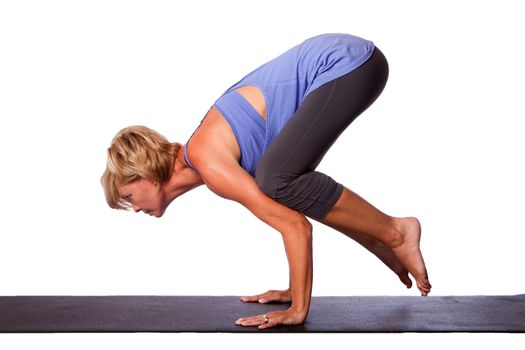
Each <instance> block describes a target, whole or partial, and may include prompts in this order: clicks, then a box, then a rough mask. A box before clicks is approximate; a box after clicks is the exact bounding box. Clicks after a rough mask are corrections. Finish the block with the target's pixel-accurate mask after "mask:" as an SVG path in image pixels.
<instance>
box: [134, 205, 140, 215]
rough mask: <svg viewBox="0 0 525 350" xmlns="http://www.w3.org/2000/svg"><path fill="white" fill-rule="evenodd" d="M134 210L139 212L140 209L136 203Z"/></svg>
mask: <svg viewBox="0 0 525 350" xmlns="http://www.w3.org/2000/svg"><path fill="white" fill-rule="evenodd" d="M133 211H134V212H135V213H138V212H139V211H140V208H139V207H138V206H137V205H134V206H133Z"/></svg>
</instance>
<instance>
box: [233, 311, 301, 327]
mask: <svg viewBox="0 0 525 350" xmlns="http://www.w3.org/2000/svg"><path fill="white" fill-rule="evenodd" d="M306 316H307V313H304V312H297V311H296V310H294V309H292V308H289V309H287V310H280V311H270V312H267V313H265V314H264V315H257V316H248V317H242V318H239V319H238V320H237V321H235V324H239V325H241V326H258V327H257V328H259V329H266V328H271V327H274V326H277V325H279V324H286V325H296V324H301V323H303V322H304V320H305V319H306Z"/></svg>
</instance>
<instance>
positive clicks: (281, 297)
mask: <svg viewBox="0 0 525 350" xmlns="http://www.w3.org/2000/svg"><path fill="white" fill-rule="evenodd" d="M241 301H242V302H245V303H252V302H259V303H261V304H264V303H269V302H272V301H276V302H279V303H289V302H290V301H292V293H291V292H290V289H286V290H269V291H267V292H266V293H263V294H257V295H252V296H247V297H242V298H241Z"/></svg>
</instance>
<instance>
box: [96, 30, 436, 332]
mask: <svg viewBox="0 0 525 350" xmlns="http://www.w3.org/2000/svg"><path fill="white" fill-rule="evenodd" d="M387 78H388V63H387V61H386V58H385V57H384V56H383V54H382V52H381V51H380V50H379V49H378V48H377V47H374V44H373V43H372V42H371V41H368V40H365V39H362V38H359V37H356V36H352V35H349V34H323V35H318V36H315V37H312V38H309V39H307V40H305V41H304V42H302V43H301V44H299V45H296V46H294V47H292V48H291V49H289V50H288V51H286V52H285V53H283V54H282V55H280V56H278V57H276V58H275V59H273V60H271V61H269V62H267V63H266V64H264V65H262V66H260V67H259V68H257V69H255V70H254V71H252V72H251V73H249V74H248V75H246V76H245V77H244V78H242V79H241V80H240V81H238V82H237V83H235V84H233V85H232V86H231V87H230V88H228V89H227V90H226V91H225V92H224V93H223V94H222V95H221V97H220V98H219V99H218V100H216V101H215V102H214V104H213V105H212V107H211V108H210V109H209V111H208V112H207V114H206V115H205V117H204V118H203V119H202V120H201V122H200V125H199V127H198V128H197V129H196V130H195V131H194V133H193V134H192V135H191V137H190V139H189V140H188V142H187V143H186V144H185V145H184V146H183V145H181V144H179V143H176V142H175V143H170V142H168V141H167V140H166V139H165V138H164V137H163V136H162V135H160V134H158V133H157V132H155V131H153V130H151V129H149V128H146V127H142V126H133V127H129V128H125V129H123V130H121V131H120V132H119V133H118V134H117V135H116V136H115V138H114V139H113V141H112V144H111V147H110V148H109V149H108V162H107V168H106V170H105V172H104V175H103V176H102V184H103V187H104V190H105V194H106V199H107V202H108V204H109V205H110V207H112V208H118V209H128V208H132V209H133V210H134V211H135V212H138V211H143V212H144V213H146V214H149V215H153V216H156V217H161V216H162V215H163V214H164V211H165V210H166V208H167V206H168V205H169V204H170V203H171V202H172V201H173V200H174V199H175V198H177V197H178V196H180V195H181V194H183V193H185V192H187V191H189V190H191V189H193V188H195V187H197V186H200V185H202V184H206V186H207V187H208V188H209V189H210V190H212V191H213V192H215V193H216V194H217V195H219V196H221V197H224V198H226V199H230V200H234V201H237V202H239V203H241V204H242V205H244V206H245V207H246V208H248V209H249V210H250V211H251V212H252V213H253V214H254V215H255V216H257V217H258V218H259V219H261V220H262V221H264V222H265V223H267V224H268V225H270V226H272V227H273V228H275V229H276V230H278V231H279V232H280V233H281V234H282V237H283V241H284V245H285V250H286V254H287V258H288V264H289V271H290V285H289V288H288V289H287V290H270V291H268V292H266V293H263V294H259V295H254V296H248V297H243V298H241V300H242V301H243V302H257V301H258V302H260V303H266V302H270V301H277V302H291V306H290V307H289V308H288V309H286V310H281V311H274V312H268V313H266V314H265V315H257V316H249V317H243V318H241V319H239V320H237V321H236V323H237V324H240V325H243V326H258V327H259V328H260V329H264V328H269V327H273V326H275V325H278V324H287V325H292V324H300V323H303V322H304V320H305V319H306V317H307V314H308V310H309V306H310V298H311V291H312V225H311V223H310V221H308V219H307V218H306V217H310V218H312V219H314V220H317V221H318V222H321V223H323V224H325V225H328V226H330V227H332V228H334V229H336V230H338V231H340V232H342V233H344V234H345V235H347V236H349V237H350V238H352V239H354V240H356V241H357V242H358V243H360V244H361V245H363V246H364V247H365V248H367V249H368V250H369V251H371V252H372V253H373V254H375V255H376V256H377V257H378V258H379V259H381V260H382V261H383V262H384V263H385V264H386V265H387V266H388V267H389V268H390V269H392V270H393V271H394V272H395V273H396V274H397V275H398V276H399V278H400V280H401V281H402V282H403V283H404V284H405V285H406V286H407V287H408V288H410V287H411V285H412V281H411V279H410V277H409V276H408V273H409V272H410V274H411V275H412V276H413V277H414V278H415V280H416V283H417V287H418V288H419V290H420V291H421V294H422V295H423V296H426V295H427V294H428V293H429V292H430V289H431V285H430V283H429V281H428V276H427V271H426V268H425V264H424V261H423V257H422V255H421V251H420V248H419V239H420V234H421V227H420V223H419V221H418V219H417V218H414V217H405V218H396V217H391V216H388V215H386V214H384V213H382V212H381V211H379V210H378V209H376V208H375V207H374V206H372V205H371V204H370V203H368V202H367V201H366V200H364V199H363V198H361V197H360V196H358V195H357V194H355V193H354V192H352V191H351V190H349V189H348V188H346V187H344V186H343V185H341V184H339V183H337V182H336V181H335V180H333V179H332V178H331V177H329V176H327V175H325V174H323V173H320V172H317V171H315V169H316V167H317V165H318V164H319V163H320V162H321V160H322V159H323V157H324V155H325V153H326V152H327V151H328V150H329V149H330V147H331V146H332V144H333V143H334V142H335V140H336V139H337V138H338V136H339V135H340V134H341V133H342V132H343V131H344V130H345V129H346V127H347V126H348V125H349V124H350V123H351V122H352V121H353V120H354V119H355V118H356V117H357V116H358V115H359V114H360V113H362V112H363V111H364V110H365V109H367V108H368V107H369V106H370V105H371V104H372V103H373V102H374V100H375V99H376V98H377V97H378V96H379V94H380V93H381V92H382V90H383V88H384V86H385V84H386V81H387ZM190 141H191V142H190Z"/></svg>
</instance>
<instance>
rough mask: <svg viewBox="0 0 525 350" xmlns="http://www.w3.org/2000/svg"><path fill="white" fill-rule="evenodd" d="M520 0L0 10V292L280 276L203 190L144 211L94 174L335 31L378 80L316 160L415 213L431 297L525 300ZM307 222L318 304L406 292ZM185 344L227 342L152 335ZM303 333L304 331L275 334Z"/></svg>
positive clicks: (271, 234)
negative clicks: (364, 49)
mask: <svg viewBox="0 0 525 350" xmlns="http://www.w3.org/2000/svg"><path fill="white" fill-rule="evenodd" d="M518 3H519V2H511V1H499V2H497V5H496V2H495V1H493V2H488V1H461V2H460V1H439V2H437V1H436V2H421V1H366V2H365V1H358V2H354V1H334V0H323V1H304V0H303V1H301V2H292V1H289V2H286V1H282V0H280V1H275V0H271V1H270V0H265V1H263V2H259V3H255V2H247V1H220V2H219V1H200V2H198V1H194V2H191V3H190V2H175V1H108V0H106V1H45V2H44V1H32V2H30V1H2V2H0V118H1V121H2V123H1V126H0V128H1V129H0V130H1V131H2V132H1V137H0V152H1V158H2V166H1V169H2V171H1V172H0V184H1V198H2V200H1V201H0V213H1V214H0V266H2V269H1V275H0V278H1V282H0V295H250V294H255V293H260V292H264V291H266V290H268V289H281V288H286V287H287V286H288V270H287V269H288V265H287V260H286V255H285V252H284V248H283V244H282V239H281V236H280V234H279V233H278V232H277V231H275V230H274V229H273V228H271V227H269V226H267V225H265V224H264V223H263V222H261V221H259V220H258V219H257V218H256V217H255V216H253V215H252V214H251V213H250V212H249V211H248V210H247V209H245V208H244V207H242V206H241V205H239V204H238V203H236V202H233V201H227V200H225V199H223V198H220V197H218V196H216V195H215V194H213V192H211V191H209V190H208V189H207V188H206V187H205V186H201V187H199V188H197V189H195V190H194V191H191V192H188V193H187V194H185V195H183V196H181V197H179V198H178V199H176V200H175V201H174V202H173V203H172V204H171V206H170V207H169V208H168V210H167V211H166V213H165V215H164V217H162V218H161V219H156V218H152V217H149V216H146V215H144V214H135V213H133V212H124V211H116V210H112V209H110V208H109V207H108V206H107V204H106V202H105V199H104V194H103V191H102V187H101V185H100V181H99V180H100V176H101V175H102V172H103V170H104V168H105V162H106V149H107V147H108V146H109V143H110V141H111V138H112V137H113V136H114V134H115V133H116V132H117V131H118V130H120V129H121V128H123V127H126V126H129V125H135V124H142V125H147V126H149V127H151V128H153V129H155V130H157V131H159V132H161V133H162V134H164V135H165V136H166V137H168V138H169V139H170V140H171V141H178V142H180V143H182V144H184V143H186V141H187V139H188V138H189V136H190V135H191V133H192V132H193V130H194V129H195V128H196V127H197V126H198V123H199V122H200V120H201V119H202V117H203V116H204V114H205V113H206V112H207V111H208V109H209V107H210V106H211V104H212V103H213V101H214V100H215V99H216V98H217V97H218V96H219V95H220V94H221V93H222V92H223V91H224V90H225V89H226V88H227V87H229V86H230V85H231V84H233V83H235V82H236V81H238V80H239V79H240V78H241V77H243V76H244V75H246V74H247V73H248V72H250V71H252V70H253V69H254V68H256V67H258V66H260V65H261V64H263V63H265V62H266V61H268V60H270V59H272V58H274V57H276V56H278V55H280V54H281V53H282V52H284V51H285V50H287V49H288V48H290V47H292V46H295V45H296V44H298V43H300V42H302V41H304V40H305V39H307V38H309V37H312V36H315V35H318V34H322V33H330V32H332V33H335V32H340V33H350V34H354V35H357V36H361V37H363V38H366V39H370V40H372V41H373V42H374V43H375V44H376V45H377V46H378V47H379V48H380V49H381V50H382V51H383V53H384V54H385V55H386V57H387V59H388V61H389V65H390V76H389V81H388V83H387V86H386V88H385V90H384V91H383V93H382V95H381V96H380V97H379V98H378V100H377V101H376V102H375V103H374V104H373V105H372V106H371V107H370V108H369V109H368V110H367V111H365V113H363V114H362V115H361V116H360V117H359V118H358V119H357V120H356V121H355V122H354V123H353V124H352V125H351V126H350V127H349V128H348V129H347V130H346V131H345V132H344V133H343V134H342V136H341V137H340V138H339V139H338V141H337V142H336V143H335V144H334V146H333V147H332V148H331V150H330V152H329V153H328V154H327V155H326V156H325V158H324V160H323V161H322V162H321V164H320V166H319V167H318V169H317V170H319V171H322V172H325V173H326V174H329V175H330V176H331V177H333V178H334V179H336V180H337V181H338V182H341V183H342V184H344V185H345V186H347V187H349V188H350V189H352V190H354V191H355V192H357V193H358V194H360V195H361V196H363V197H364V198H365V199H367V200H368V201H370V202H371V203H372V204H374V205H375V206H376V207H377V208H379V209H380V210H382V211H383V212H385V213H387V214H389V215H392V216H399V217H402V216H417V217H418V218H419V219H420V221H421V223H422V228H423V232H422V240H421V249H422V252H423V255H424V258H425V261H426V264H427V269H428V272H429V277H430V281H431V283H432V285H433V289H432V293H431V295H500V294H521V293H524V291H525V279H523V278H522V275H523V266H524V264H525V258H524V255H523V254H522V251H523V243H524V242H525V239H524V237H523V236H524V233H525V232H524V229H523V221H522V217H523V216H522V210H523V207H524V206H523V197H524V195H525V185H524V183H523V180H522V179H523V178H524V177H525V168H524V165H523V150H524V149H525V147H524V146H525V141H524V138H523V136H522V135H523V132H524V124H523V122H522V118H523V117H524V110H525V109H524V107H523V103H522V98H523V81H524V79H525V68H524V66H523V62H524V61H525V50H524V48H523V45H522V42H523V35H522V34H521V33H523V31H524V29H525V28H524V27H525V25H523V21H522V14H523V12H522V11H521V10H519V6H518ZM312 222H313V223H314V286H313V296H321V295H414V296H416V295H419V293H418V291H417V289H416V288H415V287H413V288H412V289H411V290H407V289H406V288H405V287H404V286H403V285H402V284H401V283H400V282H399V280H398V279H397V277H396V276H395V275H394V274H393V273H392V272H391V271H390V270H389V269H388V268H386V267H385V266H384V265H383V264H382V263H381V262H380V261H379V260H378V259H377V258H375V257H374V256H373V255H371V254H370V253H369V252H368V251H366V250H365V249H363V248H362V247H361V246H360V245H358V244H357V243H355V242H354V241H352V240H350V239H349V238H347V237H346V236H344V235H342V234H341V233H339V232H337V231H335V230H333V229H331V228H329V227H325V226H323V225H321V224H319V223H317V222H315V221H313V220H312ZM233 321H234V320H233V319H232V322H233ZM142 336H143V337H142V338H140V339H142V340H143V342H144V343H143V344H142V343H140V342H137V341H136V340H137V339H138V338H137V337H139V335H135V336H133V335H128V336H123V335H122V336H117V335H113V336H111V335H104V336H102V335H100V337H99V338H96V337H95V336H94V335H93V336H91V337H87V336H86V337H85V339H84V340H83V341H82V342H81V343H82V344H83V345H84V344H85V346H93V345H94V344H95V343H89V342H86V341H87V340H90V341H92V342H96V341H99V342H100V343H101V344H108V340H111V341H113V342H115V343H119V344H121V343H122V341H128V342H129V343H130V344H129V345H132V346H137V347H142V346H146V344H152V343H151V341H152V338H151V335H144V334H143V335H142ZM333 336H334V337H335V335H333ZM15 337H17V339H16V342H14V340H15ZM49 337H51V336H43V335H41V336H40V338H38V335H33V336H16V335H12V336H3V337H0V343H2V341H5V340H9V339H11V340H12V341H13V343H16V344H17V345H19V346H23V345H24V344H42V343H41V341H42V339H48V340H49V341H50V343H52V342H53V341H51V340H50V338H49ZM57 337H58V336H57ZM57 337H55V338H53V339H54V341H57V340H60V341H61V342H60V343H58V342H57V343H55V344H54V345H59V346H60V345H63V346H64V348H65V347H66V346H70V345H71V344H73V343H75V344H76V346H78V344H77V342H78V340H79V338H78V337H80V335H78V336H77V338H75V337H71V336H69V337H66V336H65V335H63V336H62V337H61V338H57ZM428 337H431V335H429V336H428ZM428 337H427V338H426V339H428ZM117 339H118V340H117ZM146 339H148V340H146ZM161 339H165V340H166V341H162V340H161ZM185 339H191V341H192V342H194V343H193V344H199V343H198V342H199V341H202V342H204V343H206V342H208V343H209V344H217V343H216V342H217V340H219V341H220V340H221V339H224V337H218V339H216V338H213V336H212V335H207V336H205V335H199V336H198V337H197V336H195V337H193V338H191V337H187V335H186V336H183V335H178V336H177V335H173V337H168V336H167V335H165V336H163V337H162V338H161V337H160V335H159V337H156V338H155V337H154V338H153V341H154V342H157V343H156V346H160V345H166V344H170V343H173V342H178V341H182V340H185ZM241 339H242V340H241ZM273 339H274V340H276V339H277V338H273ZM292 339H293V340H292ZM301 339H303V341H304V339H308V336H307V335H305V336H304V337H302V338H301V337H294V338H292V337H283V338H282V339H280V340H279V341H278V342H276V344H283V342H284V343H286V342H289V343H290V344H292V343H293V344H295V342H297V341H300V340H301ZM309 339H310V340H309V341H308V343H307V344H312V342H311V339H312V338H309ZM316 339H319V338H316ZM321 339H322V338H321ZM334 339H342V340H346V341H352V342H355V341H358V342H359V341H363V342H365V341H366V342H367V343H369V342H370V340H372V339H374V340H375V341H378V342H384V343H385V344H386V343H387V342H388V344H392V343H391V342H392V341H393V340H394V341H396V340H397V341H398V342H399V344H403V345H405V343H406V341H407V340H406V336H402V335H398V336H395V335H392V336H390V338H387V337H367V336H366V335H361V336H358V335H349V336H348V337H347V338H334ZM417 339H419V338H418V337H417V336H416V335H413V337H412V338H409V339H408V340H409V341H410V342H413V341H415V340H417ZM423 339H425V338H423ZM439 339H442V340H443V339H451V340H452V339H454V335H449V336H448V337H440V338H439ZM461 339H463V338H461ZM478 339H480V338H479V337H478ZM491 339H495V338H491ZM509 339H515V337H513V336H508V337H503V338H499V339H498V340H497V344H501V342H502V341H509ZM233 340H234V341H238V342H239V344H241V343H242V342H243V341H248V340H249V338H245V337H243V336H238V337H233ZM68 341H69V342H68ZM195 341H197V343H195ZM228 341H232V339H228ZM319 341H320V343H319V344H324V342H325V341H324V340H319ZM321 341H322V342H323V343H321ZM469 341H470V340H469ZM432 343H433V344H435V341H432ZM495 343H496V341H495ZM484 344H486V341H485V340H484ZM253 345H254V344H251V345H250V347H253ZM263 345H264V346H266V344H265V343H264V342H263V343H261V342H259V341H258V342H257V344H255V346H261V348H262V347H263ZM230 346H231V345H230Z"/></svg>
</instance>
